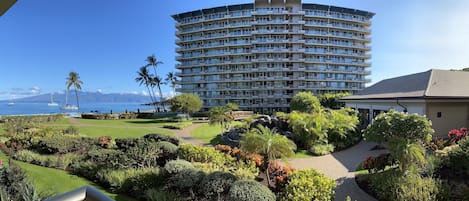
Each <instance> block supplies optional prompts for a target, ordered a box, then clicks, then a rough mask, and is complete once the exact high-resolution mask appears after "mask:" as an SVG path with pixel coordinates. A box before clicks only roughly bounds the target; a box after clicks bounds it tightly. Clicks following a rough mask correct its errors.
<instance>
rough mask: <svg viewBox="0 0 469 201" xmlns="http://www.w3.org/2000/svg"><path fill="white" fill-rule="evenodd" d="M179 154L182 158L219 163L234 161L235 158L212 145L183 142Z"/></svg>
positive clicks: (191, 160)
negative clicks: (204, 145)
mask: <svg viewBox="0 0 469 201" xmlns="http://www.w3.org/2000/svg"><path fill="white" fill-rule="evenodd" d="M178 155H179V157H180V158H181V159H184V160H187V161H190V162H201V163H207V162H211V163H214V164H217V165H224V164H229V163H233V162H234V161H235V159H234V158H233V157H231V156H229V155H227V154H224V153H221V152H219V151H217V150H215V149H214V148H212V147H203V146H196V145H192V144H183V145H180V146H179V151H178Z"/></svg>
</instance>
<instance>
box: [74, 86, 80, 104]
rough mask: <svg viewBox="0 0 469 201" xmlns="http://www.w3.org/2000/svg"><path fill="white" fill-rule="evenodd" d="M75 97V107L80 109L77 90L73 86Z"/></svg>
mask: <svg viewBox="0 0 469 201" xmlns="http://www.w3.org/2000/svg"><path fill="white" fill-rule="evenodd" d="M75 97H76V99H77V107H78V109H80V103H79V102H78V92H77V88H76V87H75Z"/></svg>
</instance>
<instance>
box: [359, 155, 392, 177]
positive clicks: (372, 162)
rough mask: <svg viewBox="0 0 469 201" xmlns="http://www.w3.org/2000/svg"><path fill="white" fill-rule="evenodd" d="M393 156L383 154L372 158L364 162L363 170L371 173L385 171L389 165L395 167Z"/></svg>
mask: <svg viewBox="0 0 469 201" xmlns="http://www.w3.org/2000/svg"><path fill="white" fill-rule="evenodd" d="M393 164H394V161H393V160H392V159H391V154H381V155H379V156H377V157H373V156H370V157H368V158H366V159H365V160H364V161H363V162H362V169H365V170H368V172H369V173H373V172H378V171H380V170H384V169H385V168H386V166H387V165H393Z"/></svg>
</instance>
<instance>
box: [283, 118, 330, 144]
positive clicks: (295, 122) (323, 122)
mask: <svg viewBox="0 0 469 201" xmlns="http://www.w3.org/2000/svg"><path fill="white" fill-rule="evenodd" d="M288 124H289V125H290V126H291V127H292V130H293V140H294V141H295V143H296V144H297V145H298V147H301V148H302V149H309V148H310V147H311V146H312V145H314V144H327V133H328V130H329V129H330V128H332V127H333V125H332V124H331V123H330V120H329V119H328V118H326V115H325V114H324V113H323V112H314V113H312V114H308V113H301V112H297V111H293V112H292V113H290V114H289V115H288Z"/></svg>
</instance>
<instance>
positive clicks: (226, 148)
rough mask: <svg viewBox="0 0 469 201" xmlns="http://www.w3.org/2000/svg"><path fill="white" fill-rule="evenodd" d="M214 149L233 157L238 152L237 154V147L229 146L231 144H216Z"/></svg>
mask: <svg viewBox="0 0 469 201" xmlns="http://www.w3.org/2000/svg"><path fill="white" fill-rule="evenodd" d="M215 149H216V150H218V151H221V152H223V153H225V154H229V155H231V156H233V157H237V156H238V154H239V149H238V147H231V146H228V145H221V144H219V145H216V146H215Z"/></svg>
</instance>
